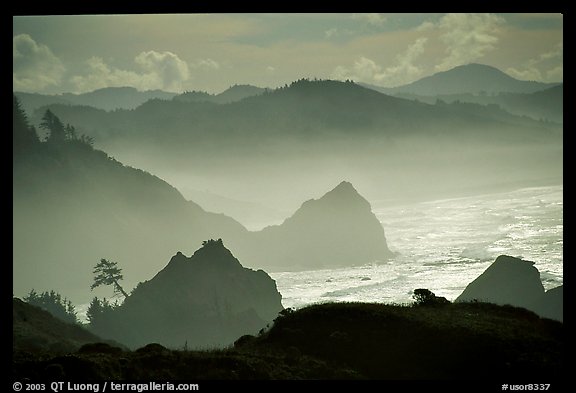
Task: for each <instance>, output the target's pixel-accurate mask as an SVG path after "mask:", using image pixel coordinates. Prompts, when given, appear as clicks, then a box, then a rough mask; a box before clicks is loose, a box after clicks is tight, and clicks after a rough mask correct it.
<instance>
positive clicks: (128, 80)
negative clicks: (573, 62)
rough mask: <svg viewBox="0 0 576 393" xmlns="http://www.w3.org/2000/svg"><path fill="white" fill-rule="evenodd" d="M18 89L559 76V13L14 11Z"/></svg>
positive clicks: (213, 89)
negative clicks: (472, 71)
mask: <svg viewBox="0 0 576 393" xmlns="http://www.w3.org/2000/svg"><path fill="white" fill-rule="evenodd" d="M12 62H13V74H12V78H13V90H14V91H22V92H37V93H44V94H58V93H62V92H72V93H84V92H88V91H93V90H96V89H100V88H104V87H118V86H131V87H134V88H137V89H138V90H154V89H161V90H165V91H171V92H184V91H194V90H196V91H207V92H209V93H213V94H214V93H219V92H222V91H223V90H225V89H227V88H228V87H230V86H232V85H235V84H251V85H255V86H259V87H268V88H276V87H279V86H283V85H285V84H289V83H291V82H292V81H294V80H297V79H300V78H318V79H338V80H345V79H351V80H354V81H356V82H364V83H370V84H374V85H379V86H384V87H394V86H400V85H403V84H407V83H410V82H413V81H415V80H418V79H420V78H423V77H425V76H428V75H432V74H434V73H436V72H440V71H446V70H448V69H451V68H453V67H455V66H458V65H462V64H468V63H481V64H487V65H491V66H494V67H497V68H499V69H500V70H502V71H504V72H506V73H507V74H509V75H510V76H513V77H515V78H517V79H523V80H535V81H541V82H561V81H563V16H562V14H463V13H459V14H431V13H426V14H417V13H412V14H368V13H364V14H343V13H338V14H319V13H315V14H285V13H284V14H282V13H277V14H161V15H68V16H15V17H13V56H12Z"/></svg>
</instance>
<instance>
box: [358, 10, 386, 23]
mask: <svg viewBox="0 0 576 393" xmlns="http://www.w3.org/2000/svg"><path fill="white" fill-rule="evenodd" d="M352 19H356V20H360V21H363V22H366V23H368V24H369V25H372V26H382V25H383V24H384V23H385V22H386V15H384V14H376V13H372V14H370V13H368V14H352Z"/></svg>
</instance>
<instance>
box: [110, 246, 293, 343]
mask: <svg viewBox="0 0 576 393" xmlns="http://www.w3.org/2000/svg"><path fill="white" fill-rule="evenodd" d="M282 309H283V307H282V304H281V295H280V293H279V292H278V290H277V289H276V283H275V281H274V280H272V279H271V278H270V276H268V274H266V273H265V272H264V271H262V270H258V271H254V270H251V269H247V268H244V267H243V266H242V265H241V264H240V262H239V261H238V259H236V258H235V257H234V256H233V255H232V253H231V252H230V251H229V250H228V249H227V248H226V247H224V245H223V243H222V241H221V240H209V241H206V242H204V245H203V247H202V248H200V249H199V250H197V251H196V252H195V253H194V255H192V256H191V257H189V258H188V257H186V256H185V255H183V254H182V253H180V252H178V253H177V254H176V255H175V256H173V257H172V259H171V260H170V262H169V263H168V265H167V266H166V267H165V268H164V269H162V270H161V271H160V272H159V273H158V274H156V276H155V277H154V278H152V279H151V280H149V281H145V282H143V283H140V284H139V285H138V286H137V287H136V288H135V289H134V291H133V292H132V294H131V295H130V296H129V297H128V298H127V299H126V300H125V302H124V303H123V304H122V305H121V306H120V307H118V308H116V309H115V310H113V311H112V313H113V318H110V319H109V321H110V322H111V323H110V324H109V326H108V328H106V329H104V330H105V331H102V332H99V333H100V334H101V335H103V336H106V337H108V336H110V337H113V338H114V339H116V340H118V341H120V342H122V343H125V344H126V345H128V346H130V347H132V348H136V347H139V346H143V345H145V344H147V343H150V342H155V343H159V344H162V345H164V346H167V347H171V348H211V347H221V346H226V345H230V344H232V343H233V342H234V341H235V340H236V339H238V338H239V337H241V336H242V335H245V334H256V333H258V331H259V330H260V329H262V328H265V327H266V325H267V324H268V323H269V322H271V321H272V320H273V319H274V318H276V316H277V315H278V312H279V311H281V310H282Z"/></svg>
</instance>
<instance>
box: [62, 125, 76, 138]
mask: <svg viewBox="0 0 576 393" xmlns="http://www.w3.org/2000/svg"><path fill="white" fill-rule="evenodd" d="M64 132H65V138H66V139H69V140H76V139H78V136H77V135H76V128H75V127H74V126H71V125H70V124H66V128H65V129H64Z"/></svg>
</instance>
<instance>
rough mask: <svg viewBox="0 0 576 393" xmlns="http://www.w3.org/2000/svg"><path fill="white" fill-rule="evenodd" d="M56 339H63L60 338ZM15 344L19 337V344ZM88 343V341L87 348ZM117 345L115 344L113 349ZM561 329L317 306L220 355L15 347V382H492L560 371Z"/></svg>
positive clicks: (453, 312) (481, 317)
mask: <svg viewBox="0 0 576 393" xmlns="http://www.w3.org/2000/svg"><path fill="white" fill-rule="evenodd" d="M61 337H62V336H61ZM21 342H22V341H19V343H21ZM86 344H88V343H86ZM114 347H118V348H114ZM564 348H565V346H564V330H563V324H561V323H559V322H556V321H552V320H549V319H543V318H539V317H538V316H537V315H536V314H534V313H532V312H530V311H527V310H525V309H521V308H515V307H511V306H498V305H494V304H487V303H481V302H474V303H455V304H446V305H444V306H443V307H423V306H414V307H413V306H400V305H389V304H381V303H380V304H375V303H324V304H318V305H313V306H308V307H305V308H302V309H299V310H295V311H292V312H284V313H283V315H281V316H279V317H277V318H276V319H275V321H274V323H273V325H272V326H271V328H270V329H267V330H263V331H261V332H260V333H259V334H256V335H243V336H242V337H241V338H239V339H237V340H236V342H235V344H234V346H229V347H226V348H223V349H204V350H182V349H169V348H167V347H165V346H163V345H159V344H157V343H150V344H149V345H142V346H141V347H139V348H138V349H136V350H134V351H130V350H126V349H123V348H121V347H119V346H118V345H112V346H110V345H93V344H89V345H85V346H84V347H82V348H80V350H78V351H76V352H74V351H71V352H69V354H68V355H67V356H65V357H63V356H59V355H55V354H53V355H50V354H48V356H42V357H41V356H38V355H37V354H35V352H33V351H30V350H29V348H28V347H26V348H24V347H23V346H20V345H18V346H16V347H15V349H14V351H15V354H16V355H15V356H14V358H13V365H12V376H13V377H14V378H41V377H44V376H45V375H46V374H45V373H46V367H47V366H48V365H50V364H59V365H60V366H61V368H62V371H63V373H64V374H65V375H66V377H67V378H78V379H81V378H87V379H91V380H104V379H110V378H113V379H115V380H132V381H133V380H160V379H188V380H206V379H230V380H238V379H246V380H249V379H260V380H261V379H281V380H286V379H339V380H342V379H347V380H350V379H378V380H414V379H416V380H486V379H490V380H496V381H500V382H498V383H501V380H502V378H517V379H520V378H521V379H525V378H528V377H530V378H547V379H549V380H555V379H556V378H560V377H562V376H563V375H564V371H565V368H564V367H565V366H564V354H565V350H564Z"/></svg>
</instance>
